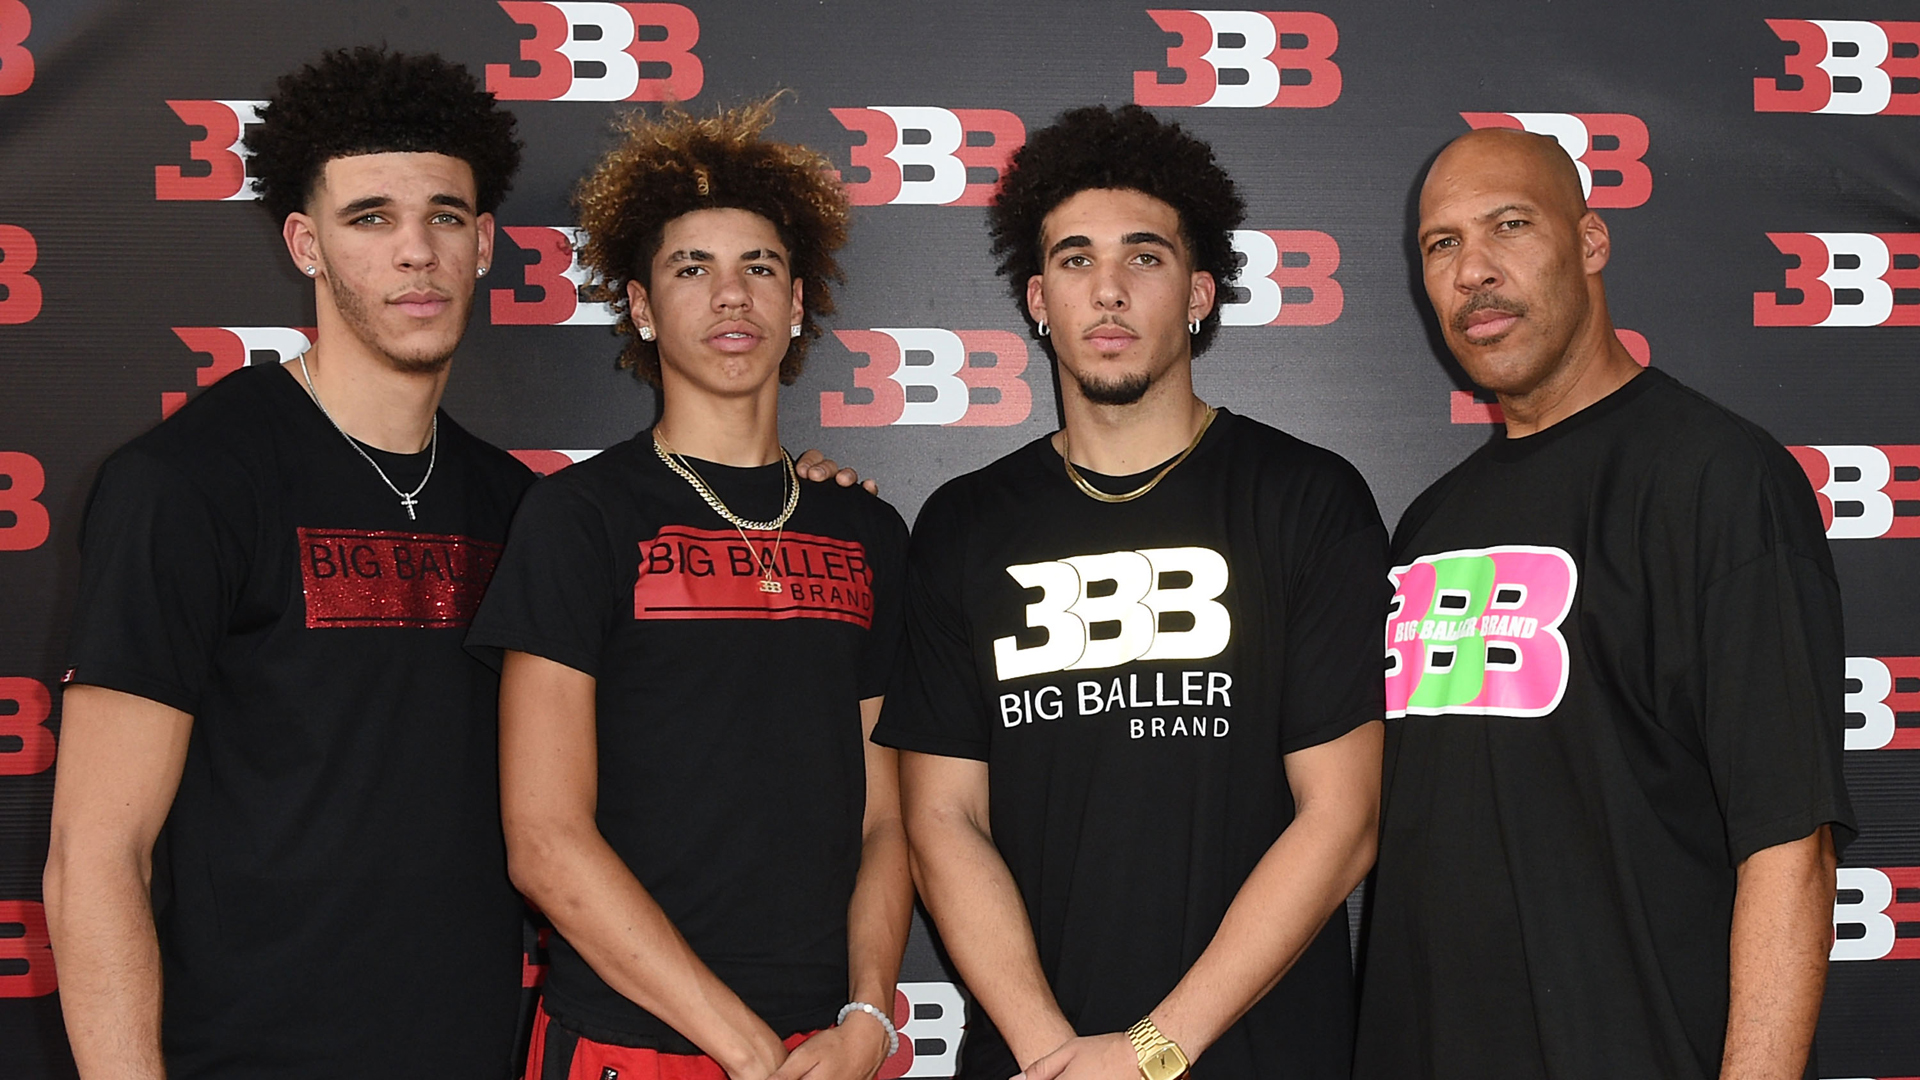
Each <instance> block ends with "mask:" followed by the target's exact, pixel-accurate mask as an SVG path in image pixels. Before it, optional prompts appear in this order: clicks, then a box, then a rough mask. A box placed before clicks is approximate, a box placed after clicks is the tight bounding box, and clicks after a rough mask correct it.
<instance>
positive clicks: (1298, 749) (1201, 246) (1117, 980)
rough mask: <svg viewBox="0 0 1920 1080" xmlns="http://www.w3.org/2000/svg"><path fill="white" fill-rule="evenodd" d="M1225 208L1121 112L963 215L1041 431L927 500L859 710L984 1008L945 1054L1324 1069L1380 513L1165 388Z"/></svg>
mask: <svg viewBox="0 0 1920 1080" xmlns="http://www.w3.org/2000/svg"><path fill="white" fill-rule="evenodd" d="M1241 215H1242V204H1241V201H1240V199H1239V197H1238V196H1237V195H1236V194H1235V192H1234V186H1233V183H1232V181H1231V180H1230V179H1229V178H1228V176H1227V175H1226V173H1225V171H1224V170H1223V169H1222V168H1221V167H1220V165H1219V164H1218V163H1216V162H1215V161H1214V158H1213V152H1212V150H1211V149H1210V148H1209V147H1208V146H1207V145H1206V144H1205V143H1203V142H1201V141H1200V140H1198V139H1196V138H1194V137H1193V136H1192V135H1189V134H1188V133H1186V132H1185V131H1183V130H1181V129H1180V128H1179V127H1178V126H1176V125H1173V124H1170V123H1164V122H1162V121H1160V120H1159V119H1157V118H1155V117H1154V116H1153V115H1152V114H1150V113H1148V112H1147V111H1145V110H1143V109H1141V108H1139V107H1137V106H1131V105H1129V106H1124V107H1122V108H1120V109H1117V110H1109V109H1106V108H1099V107H1096V108H1084V109H1076V110H1073V111H1071V112H1068V113H1066V114H1065V115H1063V116H1062V117H1061V118H1060V119H1059V120H1058V121H1057V122H1056V123H1055V124H1054V125H1053V126H1051V127H1048V128H1046V129H1044V130H1041V131H1037V132H1035V133H1034V135H1033V137H1032V138H1031V139H1030V140H1029V141H1028V142H1027V144H1026V145H1025V146H1024V147H1022V148H1021V149H1020V151H1019V152H1018V153H1016V154H1015V155H1014V158H1013V161H1012V163H1011V166H1010V168H1009V170H1008V172H1007V174H1006V177H1005V179H1004V181H1003V183H1002V185H1001V188H1000V191H999V194H998V196H997V197H996V199H995V201H994V204H993V206H992V208H991V210H990V211H989V225H990V228H991V231H992V236H993V251H994V253H995V254H996V255H998V256H999V257H1000V270H1001V272H1002V273H1004V274H1006V275H1007V279H1008V284H1009V285H1010V286H1011V287H1012V291H1013V294H1014V296H1015V298H1016V299H1017V300H1018V301H1019V302H1020V303H1021V304H1022V307H1023V310H1024V313H1025V314H1026V315H1027V316H1028V318H1029V319H1030V320H1031V324H1032V326H1033V328H1034V332H1035V334H1036V335H1037V336H1038V338H1039V339H1040V341H1041V343H1042V345H1043V347H1045V348H1046V350H1047V351H1048V353H1049V354H1050V355H1051V356H1052V357H1053V358H1054V361H1055V371H1056V373H1057V380H1058V385H1059V389H1060V400H1061V406H1062V411H1063V413H1064V419H1065V425H1064V427H1063V428H1062V430H1060V431H1058V432H1056V433H1054V434H1053V435H1051V436H1048V437H1046V438H1042V439H1038V440H1036V441H1034V442H1033V443H1030V444H1028V445H1027V446H1025V447H1023V448H1022V449H1020V450H1018V451H1015V452H1014V453H1013V454H1010V455H1008V456H1007V457H1005V458H1002V459H1001V460H999V461H997V462H994V463H993V464H991V465H989V466H987V467H986V468H984V469H981V470H979V471H978V472H975V473H972V474H969V475H967V476H963V477H960V478H959V479H957V480H953V481H951V482H949V483H948V484H946V485H945V486H943V487H942V488H940V490H938V491H937V492H935V493H934V495H933V497H932V498H930V499H929V500H928V501H927V503H926V506H925V507H924V508H923V509H922V511H921V514H920V518H919V521H918V523H917V524H916V526H915V528H914V536H913V550H912V555H911V559H910V581H911V587H910V591H909V597H908V642H909V646H908V650H907V652H908V656H907V661H906V663H905V664H903V666H902V675H901V678H900V679H899V681H898V683H897V684H896V686H895V688H894V691H893V694H892V696H891V697H890V698H889V700H888V703H887V713H886V716H885V718H884V719H883V721H882V723H881V725H880V728H879V730H878V732H877V733H876V735H875V737H876V738H877V739H878V740H879V741H880V742H882V743H885V744H886V745H889V746H893V747H897V748H898V749H900V750H901V751H902V755H901V767H900V768H901V783H902V790H903V791H904V793H905V812H906V821H907V829H908V835H909V837H910V839H911V842H912V851H913V865H914V870H915V877H916V880H917V882H918V883H919V886H920V892H921V896H922V897H923V898H924V899H925V901H926V904H927V909H928V911H929V912H931V914H932V915H933V918H934V921H935V923H936V924H937V925H938V927H939V930H940V934H941V937H942V939H943V941H944V942H945V945H946V947H947V950H948V952H949V953H950V955H951V956H952V958H953V962H954V964H955V966H956V967H957V968H958V970H959V973H960V975H961V976H962V978H963V979H964V980H965V981H966V984H967V986H968V988H969V989H970V990H971V992H972V994H973V997H974V999H975V1001H976V1002H977V1003H978V1004H979V1005H980V1006H981V1007H982V1008H983V1009H984V1010H985V1012H986V1014H987V1018H990V1019H991V1021H992V1023H991V1024H986V1023H982V1022H981V1021H980V1018H978V1017H976V1018H975V1019H974V1021H973V1022H972V1023H971V1024H970V1026H969V1029H968V1036H967V1043H966V1044H965V1045H964V1047H963V1049H962V1074H963V1075H965V1076H969V1077H983V1078H984V1077H992V1078H994V1080H1003V1078H1004V1077H1006V1076H1008V1075H1010V1074H1012V1073H1014V1072H1016V1071H1017V1072H1023V1073H1024V1074H1025V1078H1026V1080H1054V1078H1055V1077H1068V1078H1072V1080H1081V1078H1088V1080H1095V1078H1097V1080H1134V1078H1136V1077H1141V1076H1145V1077H1147V1078H1148V1080H1172V1078H1175V1077H1180V1076H1183V1075H1185V1074H1186V1073H1187V1071H1188V1068H1189V1066H1190V1065H1191V1064H1192V1063H1193V1062H1194V1061H1195V1060H1197V1059H1200V1058H1201V1057H1202V1056H1203V1055H1204V1057H1205V1062H1206V1063H1205V1064H1204V1065H1201V1066H1199V1071H1200V1073H1201V1074H1202V1075H1204V1076H1208V1077H1219V1078H1231V1080H1255V1078H1270V1077H1280V1076H1284V1077H1313V1078H1324V1080H1336V1078H1339V1080H1344V1078H1345V1077H1346V1076H1347V1073H1348V1067H1349V1063H1350V1057H1351V1044H1352V1033H1353V1020H1352V985H1351V983H1352V978H1351V968H1350V960H1349V954H1348V944H1347V930H1346V922H1345V919H1343V918H1340V917H1338V913H1339V912H1340V911H1341V905H1342V901H1343V900H1344V899H1345V898H1346V897H1347V895H1348V893H1350V892H1351V891H1352V889H1353V888H1354V886H1355V885H1357V884H1358V883H1359V881H1360V879H1361V877H1362V876H1363V875H1364V874H1365V873H1366V871H1367V869H1368V867H1369V865H1370V864H1371V863H1372V861H1373V850H1374V828H1375V821H1376V819H1377V816H1378V802H1379V776H1380V745H1381V725H1380V716H1381V712H1382V704H1381V696H1382V692H1381V682H1380V619H1381V615H1382V613H1383V610H1384V605H1385V601H1386V588H1385V581H1384V574H1385V570H1386V562H1385V548H1386V533H1385V530H1384V529H1383V528H1382V526H1381V522H1380V516H1379V512H1378V511H1377V510H1376V509H1375V507H1374V503H1373V497H1372V495H1371V493H1370V492H1369V491H1368V490H1367V486H1366V483H1365V482H1364V481H1363V480H1362V479H1361V478H1360V475H1359V473H1358V472H1356V471H1355V470H1354V468H1353V467H1352V466H1351V465H1349V464H1348V463H1347V462H1346V461H1344V460H1342V459H1341V458H1339V457H1337V456H1335V455H1334V454H1332V453H1329V452H1328V451H1325V450H1321V449H1318V448H1316V447H1313V446H1309V445H1307V444H1306V443H1304V442H1301V441H1300V440H1298V439H1295V438H1293V437H1291V436H1289V435H1286V434H1283V433H1282V432H1279V431H1276V430H1274V429H1273V428H1270V427H1268V426H1266V425H1264V424H1261V423H1259V422H1257V421H1255V420H1252V419H1250V418H1248V417H1243V416H1236V415H1234V414H1232V413H1229V412H1227V411H1226V410H1225V409H1220V408H1212V407H1209V406H1208V405H1207V403H1205V402H1203V401H1201V400H1200V399H1199V398H1198V397H1196V396H1195V394H1194V391H1193V372H1192V368H1193V357H1194V355H1195V354H1196V353H1198V352H1200V351H1201V350H1202V349H1203V348H1205V347H1206V345H1207V344H1208V343H1209V342H1210V341H1211V340H1212V337H1213V335H1214V333H1215V332H1216V330H1217V329H1218V326H1219V317H1220V316H1219V300H1220V299H1221V298H1222V295H1221V294H1222V291H1223V290H1224V289H1226V288H1227V286H1228V284H1229V283H1230V282H1231V281H1232V279H1233V277H1234V275H1235V273H1236V269H1235V266H1234V262H1233V249H1232V246H1231V242H1230V237H1231V233H1232V229H1233V228H1234V227H1235V226H1236V225H1237V224H1239V222H1240V219H1241ZM996 1029H997V1032H996Z"/></svg>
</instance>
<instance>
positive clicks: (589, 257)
mask: <svg viewBox="0 0 1920 1080" xmlns="http://www.w3.org/2000/svg"><path fill="white" fill-rule="evenodd" d="M780 96H781V95H779V94H775V95H774V96H773V97H771V98H768V99H767V100H765V101H760V102H756V103H754V104H750V105H743V106H740V107H738V108H734V109H726V110H721V111H720V112H718V113H716V114H715V115H713V116H698V117H696V116H693V115H691V114H689V113H687V112H685V111H684V110H682V109H680V108H678V107H673V106H669V107H668V108H667V109H666V110H665V111H664V112H663V113H662V115H661V116H660V117H659V118H658V119H650V118H648V117H647V115H646V114H645V113H642V112H632V113H629V114H627V115H626V116H623V117H621V118H620V119H619V120H618V121H617V122H616V130H617V131H618V133H619V136H620V139H619V142H618V144H617V145H616V146H615V147H614V148H613V150H612V151H611V152H610V153H608V154H607V156H606V157H604V158H602V159H601V161H600V163H599V164H598V165H596V166H594V169H593V171H592V172H590V173H588V174H587V176H586V178H585V179H583V180H581V181H580V185H579V187H577V188H575V189H574V193H573V205H574V210H575V211H576V212H577V213H578V215H579V224H580V227H581V229H582V230H583V231H584V232H585V234H586V235H585V237H584V242H583V243H582V245H581V248H580V264H581V265H582V266H583V267H585V268H586V269H587V270H588V271H589V272H591V273H592V274H593V276H594V278H595V284H594V285H593V286H591V287H589V289H588V290H587V294H588V295H589V297H590V298H593V299H598V300H601V301H602V302H604V303H607V304H609V305H611V306H612V308H613V310H614V311H615V312H617V313H618V314H619V315H620V319H619V322H618V323H617V324H616V326H615V331H616V332H617V333H621V334H626V335H628V336H629V339H630V340H628V342H627V344H626V346H625V348H624V349H622V351H621V353H620V366H621V367H627V368H632V369H633V372H634V374H635V376H637V377H638V378H640V379H643V380H645V381H646V382H648V383H650V384H652V385H654V386H659V385H660V349H659V345H658V343H656V342H652V341H642V340H640V337H639V335H638V334H636V333H635V332H634V326H633V320H632V319H630V318H628V317H627V313H628V303H627V283H628V282H630V281H636V280H637V281H639V282H640V284H641V285H642V286H647V287H650V286H651V285H652V281H651V280H650V279H651V275H652V272H653V260H654V256H656V255H658V254H659V252H660V244H661V242H662V238H663V237H664V235H665V232H666V227H667V223H668V222H671V221H673V220H674V219H675V218H677V217H680V216H681V215H683V214H689V213H692V212H693V211H695V210H719V209H731V210H746V211H749V212H751V213H755V214H758V215H760V216H761V217H763V218H765V219H766V220H767V221H769V222H771V223H772V224H773V227H774V230H775V232H777V233H778V234H779V236H780V242H781V243H782V244H785V245H786V248H787V254H788V257H789V260H790V266H791V269H792V273H793V279H794V280H795V281H800V282H804V283H805V284H803V285H802V286H801V294H800V295H801V307H802V311H803V314H802V316H801V331H800V336H799V337H797V338H795V339H793V341H792V342H791V343H790V344H789V346H788V348H787V354H786V356H785V357H784V358H783V359H782V360H781V361H780V381H781V382H782V383H787V384H791V383H792V382H793V381H794V380H795V379H797V378H799V377H800V369H801V366H802V365H803V364H804V363H805V362H806V356H807V346H808V345H809V344H811V343H812V342H813V340H814V339H815V338H818V337H819V336H820V326H819V324H818V322H817V321H816V320H817V319H818V318H819V317H821V316H824V315H829V314H831V313H832V312H833V288H832V285H831V283H832V282H836V281H840V280H843V278H842V275H841V272H840V264H839V263H837V262H836V261H834V257H833V253H834V252H835V251H837V250H839V248H840V247H841V245H843V244H845V243H846V241H847V223H848V219H849V211H848V209H847V196H846V193H845V192H844V191H843V190H842V189H841V186H840V181H839V178H838V174H837V173H836V172H835V171H834V168H833V165H832V163H830V162H829V161H827V159H826V158H824V157H822V156H821V155H820V154H818V153H816V152H814V151H813V150H810V149H808V148H806V147H804V146H797V145H793V144H789V143H779V142H773V141H772V140H769V139H764V138H762V137H761V133H762V132H763V131H765V130H766V128H767V126H768V125H769V124H771V123H772V122H773V103H774V102H775V101H777V100H779V98H780Z"/></svg>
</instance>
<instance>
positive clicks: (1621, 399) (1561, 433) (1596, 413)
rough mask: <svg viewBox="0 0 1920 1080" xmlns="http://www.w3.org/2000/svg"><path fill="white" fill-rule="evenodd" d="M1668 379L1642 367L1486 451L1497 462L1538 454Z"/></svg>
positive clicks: (1655, 369) (1500, 441)
mask: <svg viewBox="0 0 1920 1080" xmlns="http://www.w3.org/2000/svg"><path fill="white" fill-rule="evenodd" d="M1671 381H1672V377H1671V376H1669V375H1667V374H1666V373H1665V372H1663V371H1661V370H1659V369H1658V368H1645V369H1643V370H1642V371H1641V372H1640V374H1638V375H1635V376H1634V377H1633V378H1631V379H1628V380H1627V381H1626V382H1625V383H1623V384H1622V385H1621V386H1620V388H1619V389H1617V390H1615V391H1614V392H1613V393H1611V394H1608V395H1607V396H1606V397H1603V398H1601V399H1600V400H1599V401H1596V402H1594V403H1593V404H1591V405H1589V406H1587V407H1586V408H1584V409H1581V410H1580V411H1579V412H1577V413H1574V414H1573V415H1572V416H1569V417H1567V418H1566V419H1564V420H1561V421H1559V422H1557V423H1555V424H1553V425H1552V426H1550V427H1548V428H1546V429H1545V430H1543V431H1536V432H1534V433H1533V434H1532V435H1523V436H1521V437H1519V438H1517V439H1516V438H1510V437H1508V436H1507V435H1506V434H1505V433H1504V432H1503V433H1502V434H1501V436H1500V438H1498V439H1495V440H1494V441H1493V442H1492V443H1490V444H1489V446H1488V451H1487V452H1488V453H1489V454H1491V455H1492V456H1493V458H1494V459H1495V460H1497V461H1519V460H1521V459H1522V458H1525V457H1528V456H1530V455H1533V454H1537V453H1539V452H1540V451H1541V450H1543V449H1545V448H1546V447H1549V446H1552V445H1553V444H1554V443H1556V442H1559V441H1560V440H1561V439H1564V438H1566V437H1568V436H1569V435H1572V434H1573V433H1574V432H1577V431H1580V430H1582V429H1584V428H1587V427H1590V426H1592V425H1594V424H1597V423H1599V422H1600V421H1602V420H1605V419H1606V418H1607V417H1609V416H1612V415H1614V414H1615V413H1617V412H1619V411H1620V410H1622V409H1624V408H1626V407H1627V406H1629V405H1631V404H1633V403H1634V402H1635V401H1636V400H1638V399H1639V398H1640V396H1641V395H1643V394H1645V393H1646V392H1647V391H1648V389H1649V388H1651V387H1653V386H1654V385H1656V384H1658V383H1663V382H1671Z"/></svg>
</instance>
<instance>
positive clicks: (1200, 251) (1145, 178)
mask: <svg viewBox="0 0 1920 1080" xmlns="http://www.w3.org/2000/svg"><path fill="white" fill-rule="evenodd" d="M1099 188H1115V189H1125V190H1130V191H1138V192H1140V193H1142V194H1144V195H1150V196H1152V197H1153V198H1156V199H1159V200H1160V201H1161V202H1163V203H1166V204H1167V205H1168V206H1171V207H1173V209H1174V211H1175V212H1176V213H1178V214H1179V215H1180V238H1181V240H1183V241H1184V242H1185V243H1186V245H1187V251H1188V252H1189V253H1191V255H1192V257H1193V268H1194V269H1195V270H1205V271H1207V272H1208V273H1210V274H1212V275H1213V280H1214V282H1215V284H1216V285H1217V286H1218V292H1217V293H1216V296H1215V299H1214V304H1213V310H1212V311H1209V312H1207V315H1206V318H1204V319H1201V320H1200V332H1199V333H1198V334H1195V335H1194V337H1193V354H1194V355H1195V356H1198V355H1200V354H1201V353H1202V352H1205V351H1206V348H1207V346H1208V345H1209V344H1211V343H1212V342H1213V335H1214V332H1215V331H1217V330H1218V329H1220V305H1221V304H1222V303H1223V302H1224V301H1225V299H1226V295H1227V287H1228V286H1229V285H1230V284H1231V283H1232V281H1233V280H1234V279H1235V278H1236V277H1238V276H1239V274H1240V265H1239V261H1238V260H1237V259H1236V258H1235V257H1234V250H1233V240H1232V233H1233V230H1234V229H1235V228H1236V227H1238V226H1239V224H1240V222H1241V221H1242V220H1244V219H1245V218H1246V213H1247V206H1246V203H1245V202H1243V201H1241V199H1240V195H1239V193H1238V192H1237V191H1235V190H1234V187H1233V180H1232V179H1231V178H1230V177H1228V176H1227V173H1226V170H1224V169H1222V168H1221V167H1220V165H1219V163H1218V162H1216V161H1214V159H1213V148H1212V147H1210V146H1208V145H1207V144H1206V143H1204V142H1201V141H1200V140H1199V139H1196V138H1194V137H1193V136H1192V135H1190V134H1188V133H1187V132H1186V131H1185V130H1184V129H1183V128H1181V127H1180V125H1178V124H1174V123H1170V122H1166V121H1163V120H1161V119H1160V118H1158V117H1156V116H1154V115H1153V114H1152V113H1150V112H1148V111H1147V110H1145V109H1143V108H1141V107H1140V106H1138V105H1122V106H1120V107H1119V108H1118V109H1109V108H1107V107H1106V106H1104V105H1091V106H1087V107H1085V108H1079V109H1071V110H1069V111H1067V112H1064V113H1062V114H1060V117H1059V119H1057V120H1055V121H1054V122H1053V124H1052V125H1050V126H1048V127H1044V128H1041V129H1040V130H1039V131H1036V132H1034V133H1033V135H1032V136H1031V137H1029V138H1028V139H1027V144H1026V145H1025V146H1023V147H1021V148H1020V149H1019V150H1018V151H1017V152H1015V153H1014V155H1013V161H1012V163H1011V164H1010V165H1009V167H1008V168H1007V171H1006V173H1005V175H1004V176H1003V177H1002V178H1001V181H1000V190H999V191H998V192H997V193H996V194H995V195H994V199H993V204H992V205H991V206H990V207H989V208H988V210H987V231H988V233H989V234H990V235H991V236H992V237H993V254H994V256H995V257H996V258H998V259H999V260H1000V266H999V270H1000V273H1001V274H1003V275H1005V276H1006V279H1007V287H1008V291H1009V292H1011V293H1012V294H1013V298H1014V300H1015V301H1017V302H1018V303H1019V305H1020V313H1021V314H1022V315H1024V316H1026V318H1027V323H1028V326H1029V328H1030V329H1032V332H1033V334H1034V337H1035V338H1037V339H1038V340H1039V341H1040V343H1041V345H1042V346H1043V347H1044V348H1045V349H1046V350H1047V354H1048V355H1049V356H1051V355H1053V343H1052V342H1051V341H1050V340H1048V339H1047V338H1044V337H1041V336H1040V334H1039V331H1038V327H1037V324H1035V323H1034V321H1033V315H1032V313H1031V312H1029V311H1027V303H1026V300H1027V281H1028V279H1030V278H1032V277H1033V276H1034V275H1036V274H1038V273H1040V269H1041V264H1042V252H1041V250H1040V225H1041V223H1042V222H1043V221H1045V220H1046V217H1047V215H1048V214H1050V213H1052V212H1053V209H1054V207H1056V206H1059V205H1060V204H1061V203H1063V202H1065V201H1067V200H1068V199H1070V198H1072V197H1073V196H1075V195H1077V194H1079V193H1080V192H1082V191H1087V190H1091V189H1099Z"/></svg>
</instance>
